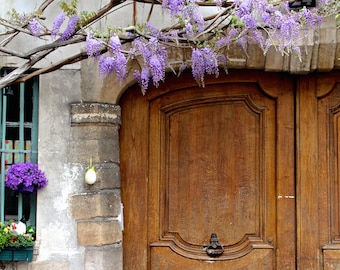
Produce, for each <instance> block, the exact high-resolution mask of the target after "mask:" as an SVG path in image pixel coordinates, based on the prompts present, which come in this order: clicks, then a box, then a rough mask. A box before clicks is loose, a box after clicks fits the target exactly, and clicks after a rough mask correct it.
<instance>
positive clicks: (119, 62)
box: [114, 52, 127, 80]
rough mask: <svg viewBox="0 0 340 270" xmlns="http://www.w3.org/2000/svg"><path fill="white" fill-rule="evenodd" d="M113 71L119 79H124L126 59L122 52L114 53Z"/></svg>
mask: <svg viewBox="0 0 340 270" xmlns="http://www.w3.org/2000/svg"><path fill="white" fill-rule="evenodd" d="M114 59H115V72H116V75H117V77H118V78H119V79H120V80H124V79H125V77H126V73H127V60H126V57H125V55H124V54H123V53H121V52H117V53H115V54H114Z"/></svg>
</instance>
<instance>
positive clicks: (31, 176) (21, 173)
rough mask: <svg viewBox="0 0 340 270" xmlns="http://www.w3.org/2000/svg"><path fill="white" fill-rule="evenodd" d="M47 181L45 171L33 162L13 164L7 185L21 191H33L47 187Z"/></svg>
mask: <svg viewBox="0 0 340 270" xmlns="http://www.w3.org/2000/svg"><path fill="white" fill-rule="evenodd" d="M47 183H48V180H47V179H46V177H45V174H44V172H43V171H41V170H39V169H38V165H37V164H33V163H31V162H26V163H16V164H13V165H12V166H11V167H10V168H9V170H8V173H7V176H6V180H5V185H6V187H9V188H10V189H12V190H18V191H19V192H33V191H36V190H39V189H41V188H43V187H45V186H46V185H47Z"/></svg>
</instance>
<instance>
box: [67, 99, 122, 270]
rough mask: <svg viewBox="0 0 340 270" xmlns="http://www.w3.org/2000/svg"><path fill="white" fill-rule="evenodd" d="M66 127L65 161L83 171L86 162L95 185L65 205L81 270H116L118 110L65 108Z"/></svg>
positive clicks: (118, 265)
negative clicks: (68, 133)
mask: <svg viewBox="0 0 340 270" xmlns="http://www.w3.org/2000/svg"><path fill="white" fill-rule="evenodd" d="M71 125H72V128H71V141H70V147H69V162H71V163H81V164H83V165H84V166H86V165H87V164H88V162H89V160H88V159H89V157H91V158H92V162H93V165H94V167H95V170H96V172H97V181H96V182H95V183H94V184H93V185H87V184H86V192H81V193H75V194H72V195H70V200H69V208H70V212H71V215H72V217H73V218H74V219H75V220H76V223H77V236H78V243H79V245H80V246H84V247H85V269H117V270H119V269H122V248H121V242H122V221H121V219H120V217H121V210H122V208H121V197H120V179H119V137H118V136H119V134H118V131H119V127H120V107H119V106H116V105H110V104H100V103H77V104H71Z"/></svg>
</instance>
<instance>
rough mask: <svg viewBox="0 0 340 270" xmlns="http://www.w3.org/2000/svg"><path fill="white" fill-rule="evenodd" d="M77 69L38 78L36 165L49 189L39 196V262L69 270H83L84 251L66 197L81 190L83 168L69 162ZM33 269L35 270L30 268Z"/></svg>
mask: <svg viewBox="0 0 340 270" xmlns="http://www.w3.org/2000/svg"><path fill="white" fill-rule="evenodd" d="M80 83H81V76H80V71H78V70H67V71H66V70H59V71H56V72H53V73H50V74H47V75H43V76H41V77H40V97H39V159H38V161H39V166H40V167H41V169H43V170H44V171H45V172H46V176H47V177H48V179H49V184H48V186H47V187H46V188H45V189H44V190H41V192H39V194H38V201H37V205H38V208H37V239H38V246H39V255H38V256H37V259H38V262H37V261H36V262H33V265H34V264H37V265H39V261H40V262H44V261H53V262H57V263H64V264H67V265H68V267H69V268H68V269H84V267H83V258H82V256H83V253H84V249H83V248H81V247H80V246H79V245H78V243H77V231H76V224H75V221H74V219H73V218H72V217H70V215H69V211H68V197H69V195H70V194H72V193H77V192H80V191H82V190H83V189H84V185H83V183H84V181H83V177H84V168H83V167H82V165H80V164H70V163H68V157H67V153H68V147H69V140H70V134H71V130H70V129H71V126H70V108H69V104H70V103H73V102H77V101H79V100H80V93H81V91H80ZM33 269H35V268H34V267H33Z"/></svg>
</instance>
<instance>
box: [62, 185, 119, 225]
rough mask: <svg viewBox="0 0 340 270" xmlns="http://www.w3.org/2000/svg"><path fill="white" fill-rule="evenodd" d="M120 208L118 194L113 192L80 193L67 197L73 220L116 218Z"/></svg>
mask: <svg viewBox="0 0 340 270" xmlns="http://www.w3.org/2000/svg"><path fill="white" fill-rule="evenodd" d="M120 207H121V198H120V194H119V193H118V192H115V191H101V192H96V193H81V194H75V195H70V197H69V209H70V212H71V215H72V217H73V218H74V219H75V220H87V219H91V218H109V217H117V216H118V215H119V214H120Z"/></svg>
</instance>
